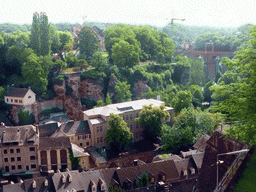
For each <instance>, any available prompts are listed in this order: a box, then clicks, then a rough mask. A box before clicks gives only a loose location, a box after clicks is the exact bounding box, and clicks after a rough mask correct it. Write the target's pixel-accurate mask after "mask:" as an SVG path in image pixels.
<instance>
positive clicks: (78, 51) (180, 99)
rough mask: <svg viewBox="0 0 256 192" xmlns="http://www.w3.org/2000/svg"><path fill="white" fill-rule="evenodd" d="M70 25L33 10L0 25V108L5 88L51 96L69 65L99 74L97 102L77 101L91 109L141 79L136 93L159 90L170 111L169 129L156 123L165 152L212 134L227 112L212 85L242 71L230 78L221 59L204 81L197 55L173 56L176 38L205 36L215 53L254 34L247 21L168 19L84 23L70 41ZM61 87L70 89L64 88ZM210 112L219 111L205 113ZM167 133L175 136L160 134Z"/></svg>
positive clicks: (197, 45) (199, 43)
mask: <svg viewBox="0 0 256 192" xmlns="http://www.w3.org/2000/svg"><path fill="white" fill-rule="evenodd" d="M76 25H78V24H68V23H62V24H49V23H48V17H47V16H46V15H39V14H34V16H33V21H32V25H11V24H1V25H0V32H1V33H0V97H1V109H7V108H8V106H7V105H5V104H4V102H3V93H4V90H6V88H7V86H8V85H9V86H10V85H12V84H14V85H15V87H28V86H31V88H32V90H33V91H35V92H36V94H37V99H39V100H40V99H41V100H42V99H50V98H53V97H54V96H55V95H54V91H53V88H52V86H53V84H54V83H56V82H62V81H64V79H65V78H66V76H65V71H68V70H69V69H72V70H73V69H75V70H78V71H80V72H81V78H82V79H83V78H86V77H87V78H88V77H89V78H94V79H97V78H99V77H103V78H104V82H105V83H104V85H103V86H104V89H103V92H104V95H105V100H104V101H95V100H94V99H93V98H82V99H81V101H82V102H83V103H84V104H86V105H88V106H89V105H90V102H93V105H90V106H91V107H93V106H94V105H97V106H101V105H105V104H108V103H111V102H122V101H128V100H132V99H134V98H135V89H134V85H135V83H136V82H137V81H138V80H139V79H145V80H146V82H147V85H148V90H147V91H146V92H145V93H143V95H142V96H141V98H156V96H157V95H160V97H161V100H163V101H165V103H166V105H167V106H171V107H174V110H175V118H174V124H173V126H171V125H163V128H162V134H163V135H162V141H163V146H164V147H163V148H164V150H166V151H170V150H178V149H180V148H182V147H184V146H187V145H189V144H192V143H193V142H194V141H195V140H196V139H197V138H199V137H200V136H201V135H202V134H203V133H212V131H213V130H214V129H215V128H216V127H217V125H218V122H219V121H220V117H223V115H219V113H221V112H223V111H226V112H229V113H230V114H232V112H230V111H229V110H228V109H226V108H225V107H223V106H224V104H223V105H221V102H223V101H224V100H225V98H229V97H228V96H227V95H221V94H222V93H220V89H223V88H224V87H225V86H229V85H232V84H233V83H238V82H240V81H241V78H242V76H244V75H246V74H242V75H241V74H239V73H237V75H235V76H232V75H230V73H231V72H232V70H233V72H238V71H239V70H238V69H236V68H232V67H231V64H230V63H232V62H233V61H230V60H227V58H224V59H222V60H221V61H219V63H218V65H220V66H226V68H225V69H226V70H222V71H219V72H218V73H217V74H216V76H215V78H214V79H211V78H209V77H207V76H205V65H204V61H203V59H202V58H196V59H195V58H188V57H186V56H184V55H175V50H177V49H184V47H183V44H182V43H183V42H193V48H194V49H196V50H204V49H205V43H206V42H209V41H211V42H212V43H213V45H214V49H215V50H216V51H237V50H239V51H240V50H242V49H244V50H246V49H247V48H248V47H250V42H251V41H252V37H253V36H252V34H254V33H255V32H254V33H251V34H250V33H248V32H249V31H250V30H252V29H255V28H253V26H252V25H249V24H248V25H244V26H241V27H239V28H237V29H235V28H233V29H226V28H210V27H195V26H185V25H180V24H169V25H167V26H166V27H164V28H162V29H159V28H156V27H152V26H134V25H126V24H106V25H105V24H102V23H85V25H84V26H83V27H82V29H81V31H80V33H79V37H78V39H76V38H73V36H72V34H71V32H72V27H73V26H76ZM93 25H95V26H97V27H98V28H99V29H100V31H101V32H102V35H104V44H105V48H106V52H103V51H102V50H101V49H100V46H99V41H98V39H97V36H96V35H95V31H94V30H93V29H92V27H91V26H93ZM248 41H249V43H248ZM246 42H247V43H246ZM238 47H240V48H238ZM72 50H73V51H72ZM56 56H58V57H56ZM237 57H238V59H240V60H241V61H243V60H242V59H241V58H240V57H239V56H237ZM244 62H245V63H246V62H247V60H245V61H244ZM220 68H221V67H220ZM112 75H114V76H116V78H117V81H116V84H115V88H114V92H115V96H114V97H113V98H110V97H109V94H108V92H109V90H108V87H107V82H108V81H109V79H110V76H112ZM212 85H214V86H212ZM68 89H69V91H68V92H69V93H70V94H72V88H70V87H69V88H68ZM70 89H71V90H70ZM204 101H206V102H209V103H212V104H214V103H216V104H215V105H214V106H216V105H217V106H220V105H221V107H223V111H220V110H217V109H216V108H210V109H207V110H204V106H203V105H202V102H204ZM213 110H215V111H216V112H219V113H215V114H213V113H210V112H209V111H213ZM244 123H245V124H246V122H244ZM180 130H182V131H180ZM170 135H176V136H175V137H172V138H173V139H167V138H170Z"/></svg>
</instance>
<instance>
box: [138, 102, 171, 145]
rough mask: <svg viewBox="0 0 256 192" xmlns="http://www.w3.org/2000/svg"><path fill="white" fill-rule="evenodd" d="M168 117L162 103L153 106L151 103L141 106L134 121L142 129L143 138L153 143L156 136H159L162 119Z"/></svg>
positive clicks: (167, 118)
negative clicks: (138, 114)
mask: <svg viewBox="0 0 256 192" xmlns="http://www.w3.org/2000/svg"><path fill="white" fill-rule="evenodd" d="M169 119H170V114H169V112H168V111H167V110H166V109H165V106H164V105H161V106H159V107H153V105H152V104H151V105H145V106H143V109H142V110H141V111H140V116H139V118H137V119H136V121H137V123H139V124H140V125H141V127H143V129H144V132H143V134H144V138H145V139H147V140H149V141H150V142H152V143H154V142H155V141H156V140H157V138H158V137H161V127H162V125H163V123H164V121H165V120H169Z"/></svg>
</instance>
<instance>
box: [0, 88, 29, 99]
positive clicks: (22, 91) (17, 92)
mask: <svg viewBox="0 0 256 192" xmlns="http://www.w3.org/2000/svg"><path fill="white" fill-rule="evenodd" d="M29 90H30V89H29V88H15V87H9V88H7V90H6V91H5V93H4V96H10V97H24V96H25V95H26V94H27V92H28V91H29ZM32 92H33V91H32ZM33 93H34V92H33Z"/></svg>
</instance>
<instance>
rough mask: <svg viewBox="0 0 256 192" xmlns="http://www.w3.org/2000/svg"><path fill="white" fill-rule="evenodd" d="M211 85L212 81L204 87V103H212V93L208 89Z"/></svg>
mask: <svg viewBox="0 0 256 192" xmlns="http://www.w3.org/2000/svg"><path fill="white" fill-rule="evenodd" d="M212 85H213V82H212V81H209V82H207V83H206V84H205V86H204V101H207V102H211V101H212V91H211V90H210V89H209V88H210V87H211V86H212Z"/></svg>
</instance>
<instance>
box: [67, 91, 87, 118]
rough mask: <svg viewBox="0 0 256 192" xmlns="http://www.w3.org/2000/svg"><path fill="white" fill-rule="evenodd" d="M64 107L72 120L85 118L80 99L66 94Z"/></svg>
mask: <svg viewBox="0 0 256 192" xmlns="http://www.w3.org/2000/svg"><path fill="white" fill-rule="evenodd" d="M64 108H65V111H66V113H67V115H68V117H69V118H70V119H72V120H76V121H77V120H83V112H82V105H81V102H80V99H78V98H77V97H73V96H66V97H65V100H64Z"/></svg>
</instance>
